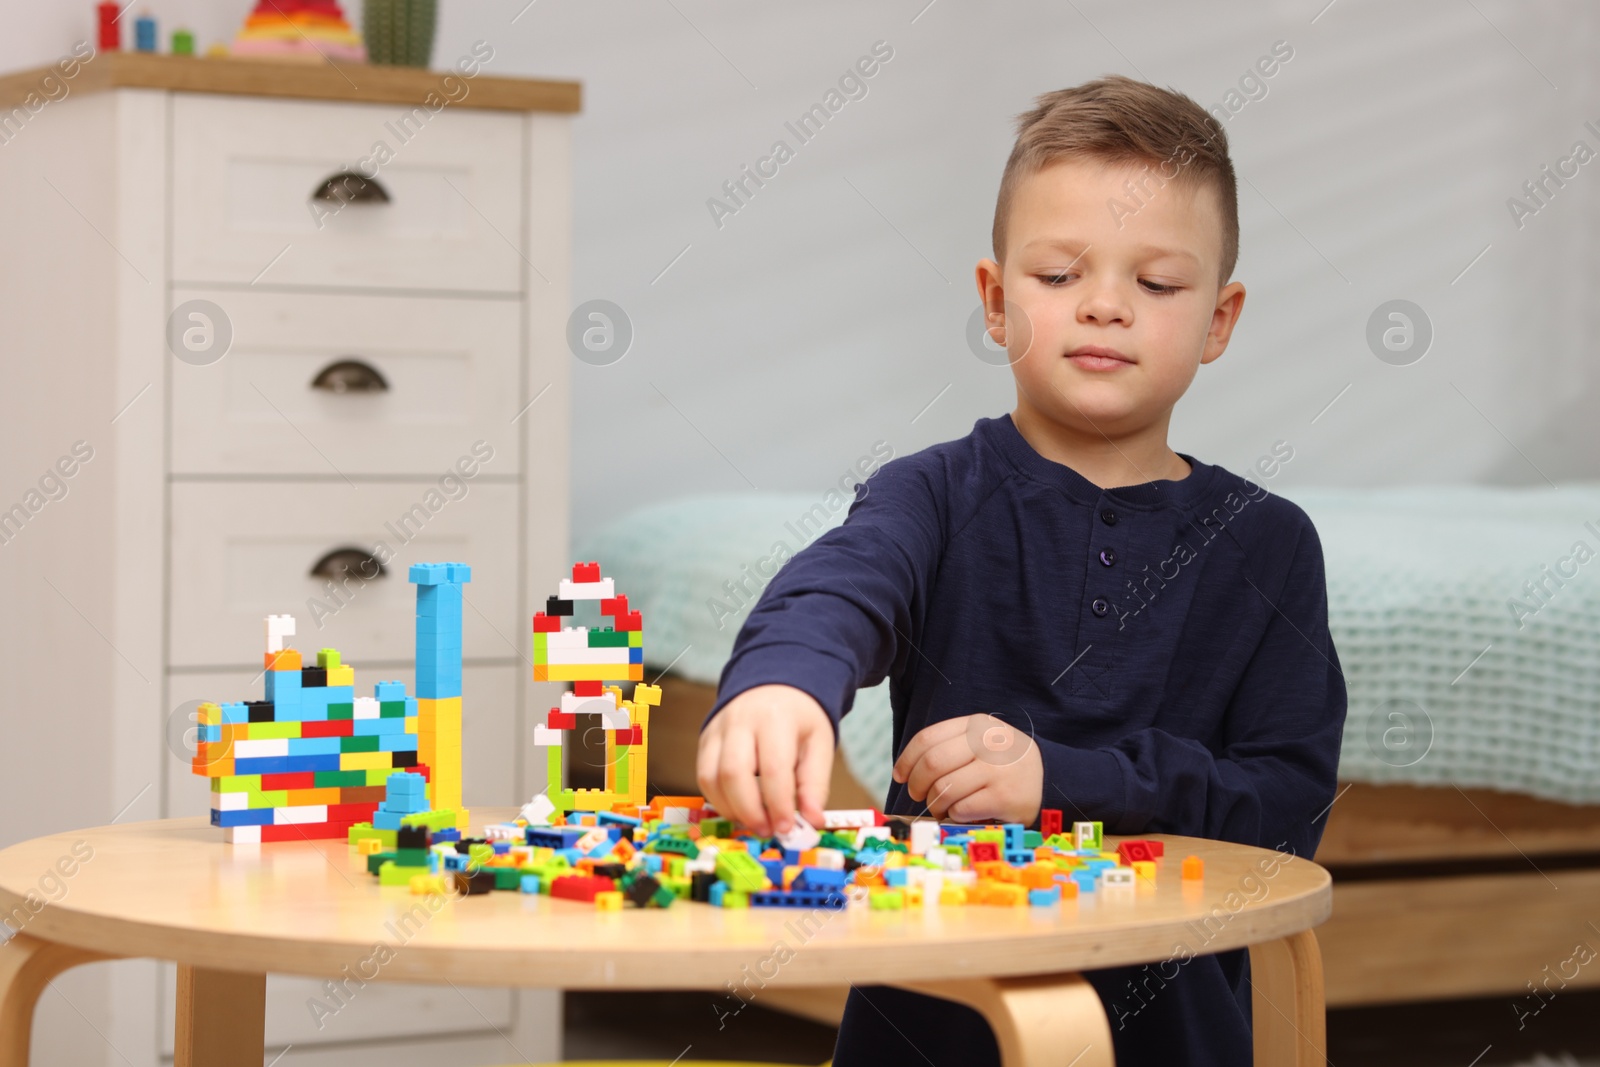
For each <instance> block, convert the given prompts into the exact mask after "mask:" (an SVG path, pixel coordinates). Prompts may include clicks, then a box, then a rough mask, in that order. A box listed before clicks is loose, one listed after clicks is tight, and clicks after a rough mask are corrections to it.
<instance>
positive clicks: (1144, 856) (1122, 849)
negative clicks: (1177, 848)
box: [1117, 841, 1155, 864]
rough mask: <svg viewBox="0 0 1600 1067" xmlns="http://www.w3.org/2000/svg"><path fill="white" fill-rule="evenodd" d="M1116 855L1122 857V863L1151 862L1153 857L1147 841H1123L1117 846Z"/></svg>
mask: <svg viewBox="0 0 1600 1067" xmlns="http://www.w3.org/2000/svg"><path fill="white" fill-rule="evenodd" d="M1117 855H1118V856H1121V857H1122V862H1123V863H1130V864H1131V863H1136V862H1139V861H1141V860H1153V859H1155V856H1154V855H1152V854H1151V852H1150V842H1148V841H1124V842H1122V844H1120V845H1118V846H1117Z"/></svg>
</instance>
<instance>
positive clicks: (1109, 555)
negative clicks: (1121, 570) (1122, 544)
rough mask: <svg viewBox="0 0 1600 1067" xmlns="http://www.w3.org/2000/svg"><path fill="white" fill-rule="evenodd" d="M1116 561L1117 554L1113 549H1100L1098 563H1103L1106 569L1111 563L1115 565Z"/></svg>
mask: <svg viewBox="0 0 1600 1067" xmlns="http://www.w3.org/2000/svg"><path fill="white" fill-rule="evenodd" d="M1116 561H1117V553H1116V550H1115V549H1110V548H1102V549H1101V550H1100V562H1101V563H1104V564H1105V565H1106V566H1107V567H1109V566H1111V565H1112V564H1113V563H1115V562H1116Z"/></svg>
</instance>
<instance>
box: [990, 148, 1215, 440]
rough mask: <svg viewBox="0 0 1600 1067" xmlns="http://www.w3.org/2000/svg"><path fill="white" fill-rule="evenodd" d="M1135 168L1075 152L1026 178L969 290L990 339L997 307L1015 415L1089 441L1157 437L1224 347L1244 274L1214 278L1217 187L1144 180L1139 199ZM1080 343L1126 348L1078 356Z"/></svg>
mask: <svg viewBox="0 0 1600 1067" xmlns="http://www.w3.org/2000/svg"><path fill="white" fill-rule="evenodd" d="M1140 171H1141V168H1140V167H1138V166H1137V165H1134V166H1107V165H1104V164H1100V163H1094V162H1085V161H1077V160H1072V161H1062V162H1058V163H1053V164H1051V165H1049V166H1047V167H1045V168H1044V169H1043V170H1040V171H1039V172H1037V173H1035V174H1033V175H1032V176H1030V177H1028V178H1026V179H1024V180H1023V181H1022V183H1021V184H1020V185H1019V186H1018V188H1017V190H1016V192H1015V195H1014V197H1013V200H1012V205H1011V214H1010V217H1009V219H1008V221H1007V230H1006V238H1007V240H1006V249H1007V251H1006V262H1005V264H1004V266H1001V265H999V264H996V263H995V262H994V261H993V260H987V259H986V260H983V261H982V262H981V263H979V264H978V270H977V275H978V289H979V292H980V294H981V295H982V296H983V299H984V304H985V308H986V313H987V314H988V319H987V323H988V325H989V326H990V327H991V336H993V337H994V338H995V340H996V341H997V343H998V342H1000V341H1001V337H1000V336H996V331H995V330H994V329H993V328H994V327H996V326H997V325H999V324H1000V323H998V322H997V320H996V313H997V312H1002V311H1003V314H1004V319H1003V325H1004V327H1005V332H1004V335H1003V339H1004V343H1005V345H1006V348H1007V350H1008V356H1009V358H1010V360H1011V364H1012V373H1013V375H1014V376H1015V377H1016V380H1017V405H1018V409H1019V414H1021V415H1025V416H1026V417H1028V418H1030V419H1033V420H1035V421H1039V420H1043V421H1044V422H1047V423H1050V424H1054V425H1055V426H1056V427H1058V428H1059V429H1062V430H1068V431H1074V432H1076V433H1077V434H1081V435H1083V436H1085V437H1088V438H1091V439H1102V438H1110V439H1116V438H1119V437H1126V436H1129V435H1134V434H1138V433H1139V432H1140V431H1147V430H1148V431H1150V432H1152V433H1154V432H1156V431H1157V429H1158V430H1159V433H1160V434H1161V443H1162V445H1163V446H1164V445H1165V440H1166V437H1165V434H1166V428H1167V423H1168V421H1169V420H1170V416H1171V412H1172V408H1173V405H1174V404H1176V403H1177V401H1178V398H1179V397H1180V396H1182V395H1183V393H1184V391H1185V390H1186V389H1188V387H1189V383H1190V382H1191V381H1193V379H1194V375H1195V372H1196V371H1197V370H1198V369H1199V366H1200V364H1202V363H1209V362H1211V361H1212V360H1214V359H1216V358H1217V357H1218V356H1220V355H1221V354H1222V352H1223V350H1224V349H1225V348H1226V347H1227V344H1228V338H1229V336H1230V335H1231V334H1232V332H1233V325H1234V323H1235V322H1236V321H1237V320H1238V316H1239V311H1240V309H1241V307H1242V306H1243V303H1244V286H1242V285H1240V284H1239V283H1237V282H1234V283H1231V284H1229V285H1227V286H1225V287H1223V288H1222V289H1221V290H1220V291H1219V289H1218V271H1219V264H1220V261H1221V257H1222V220H1221V212H1220V210H1219V208H1218V206H1217V203H1216V196H1215V193H1214V192H1213V191H1212V190H1211V189H1210V188H1201V189H1199V190H1190V189H1186V188H1183V187H1181V186H1179V185H1177V184H1174V183H1172V182H1168V183H1167V184H1166V185H1165V186H1161V187H1159V188H1158V187H1157V182H1158V181H1159V179H1155V178H1151V179H1150V180H1148V181H1147V182H1146V186H1145V187H1144V188H1143V189H1140V188H1139V187H1138V186H1137V185H1136V186H1135V187H1134V188H1135V189H1138V190H1139V195H1138V199H1135V197H1134V196H1133V195H1132V194H1130V192H1129V191H1128V189H1126V188H1124V186H1123V183H1124V182H1126V181H1129V180H1130V179H1136V178H1137V177H1138V176H1139V174H1140ZM1145 173H1146V174H1147V175H1149V174H1152V173H1153V170H1152V171H1149V172H1145ZM1139 200H1143V202H1144V203H1143V206H1139ZM1119 204H1120V205H1122V206H1121V208H1120V209H1118V210H1116V211H1114V210H1113V207H1114V206H1115V205H1119ZM1084 346H1098V347H1101V348H1106V349H1112V350H1114V351H1116V352H1117V353H1119V354H1120V356H1121V357H1122V358H1120V359H1118V358H1107V357H1104V356H1099V357H1097V356H1090V355H1075V354H1074V353H1076V352H1077V351H1078V350H1079V349H1080V348H1083V347H1084Z"/></svg>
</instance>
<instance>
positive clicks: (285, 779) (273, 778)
mask: <svg viewBox="0 0 1600 1067" xmlns="http://www.w3.org/2000/svg"><path fill="white" fill-rule="evenodd" d="M306 725H307V726H309V725H311V724H310V723H307V724H306ZM316 787H317V776H316V774H315V773H314V772H312V771H301V772H299V773H298V774H263V775H262V776H261V791H262V792H263V793H266V792H276V791H278V790H280V789H315V788H316Z"/></svg>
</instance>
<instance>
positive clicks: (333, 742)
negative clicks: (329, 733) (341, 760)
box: [289, 737, 339, 756]
mask: <svg viewBox="0 0 1600 1067" xmlns="http://www.w3.org/2000/svg"><path fill="white" fill-rule="evenodd" d="M338 754H339V739H338V738H337V737H291V738H289V755H291V756H328V755H334V756H337V755H338Z"/></svg>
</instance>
